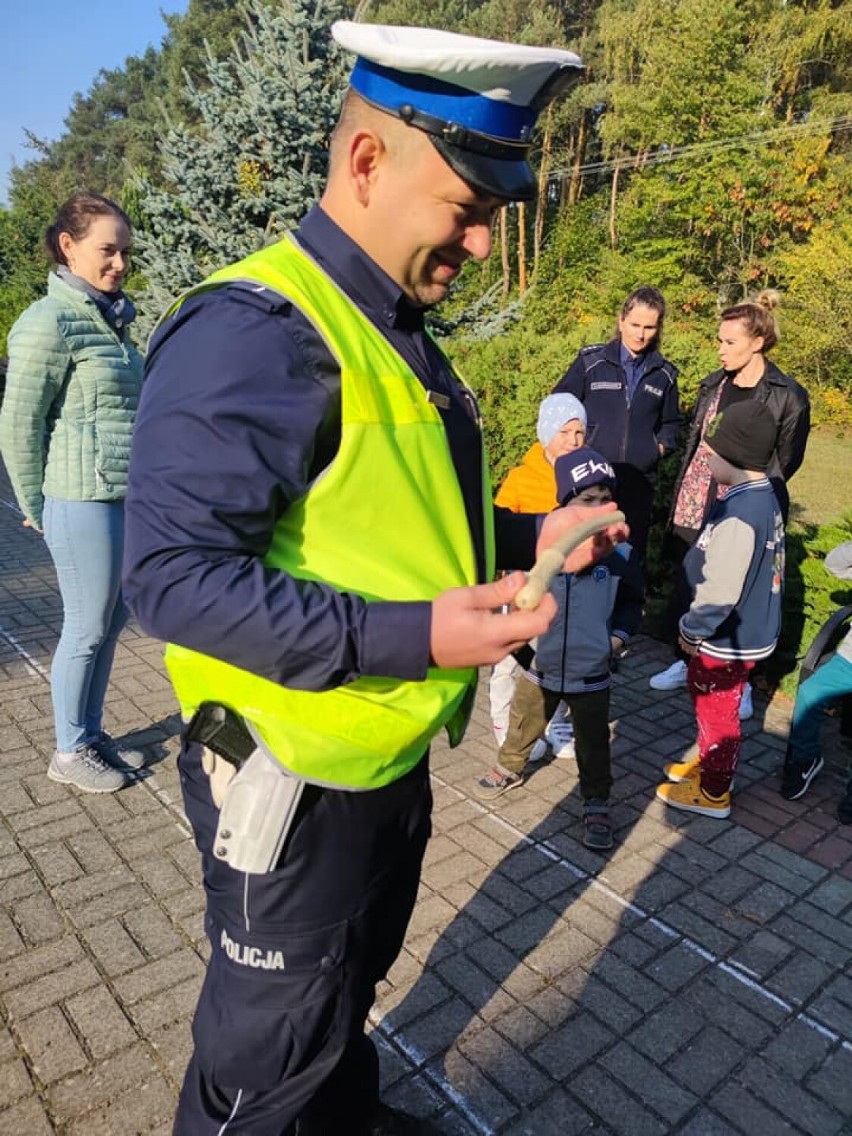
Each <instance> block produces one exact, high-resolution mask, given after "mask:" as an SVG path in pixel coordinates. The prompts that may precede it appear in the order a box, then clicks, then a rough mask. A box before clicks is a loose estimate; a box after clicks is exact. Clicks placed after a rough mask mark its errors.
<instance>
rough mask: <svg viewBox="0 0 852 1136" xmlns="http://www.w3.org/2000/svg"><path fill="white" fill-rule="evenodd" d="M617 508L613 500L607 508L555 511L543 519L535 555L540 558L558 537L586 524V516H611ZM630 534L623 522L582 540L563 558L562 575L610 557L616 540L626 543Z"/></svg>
mask: <svg viewBox="0 0 852 1136" xmlns="http://www.w3.org/2000/svg"><path fill="white" fill-rule="evenodd" d="M617 509H618V506H617V505H616V503H615V502H614V501H608V502H607V504H606V505H564V506H563V507H562V508H561V509H554V510H553V512H552V513H548V514H547V516H546V517H545V518H544V523H543V524H542V526H541V532H540V533H539V535H538V543H537V544H536V550H535V551H536V556H540V555H541V553H542V552H544V550H545V549H546V548H550V546H551V545H553V544H556V542H557V540H558V539H559V538H560V537H561V536H564V535H565V533H567V532H568V531H569V530H570V529H571V528H572V527H573V526H574V525H576V524H579V522H580V521H586V520H588V519H589V517H597V516H600V514H601V513H614V512H616V510H617ZM629 535H630V529H629V528H628V526H627V525H625V524H624V523H623V522H622V523H620V524H614V525H610V526H609V528H607V529H604V531H603V532H600V533H596V534H595V535H594V536H591V537H589V539H588V540H584V541H583V543H582V544H581V545H580V546H579V548H575V549H574V551H573V552H572V553H570V554H569V555H568V556H567V557H566V558H565V564H564V565H563V569H562V570H563V571H564V572H579V571H581V570H582V569H583V568H588V567H589V566H590V565H591V564H594V562H595V561H596V560H601V559H603V557H604V556H609V554H610V553H611V552H612V550H613V548H615V546H616V545H617V544H618V543H619V541H622V540H627V538H628V536H629Z"/></svg>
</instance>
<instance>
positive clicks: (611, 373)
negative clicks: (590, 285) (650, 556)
mask: <svg viewBox="0 0 852 1136" xmlns="http://www.w3.org/2000/svg"><path fill="white" fill-rule="evenodd" d="M665 314H666V302H665V300H664V299H663V296H662V294H661V293H660V292H659V291H658V290H657V289H656V288H652V287H650V286H649V285H647V284H646V285H643V286H642V287H641V288H637V289H636V290H635V291H634V292H631V293H630V295H629V296H628V297H627V299H626V300H625V301H624V303H623V304H622V307H621V311H620V313H619V316H618V325H617V328H616V334H615V336H614V337H613V338H612V339H611V340H610V341H609V343H596V344H593V345H592V346H590V347H584V348H583V349H582V351H580V353H579V355H578V356H577V358H576V359H575V360H574V362H573V363H572V364H571V366H570V367H569V368H568V370H567V371H566V372H565V374H564V375H563V376H562V378H561V379H560V380H559V382H558V383H557V384H556V386H555V387H554V388H553V390H554V393H556V392H558V391H567V392H568V393H570V394H573V395H575V396H576V397H577V398H579V399H580V401H581V402H582V403H583V405H584V406H585V408H586V415H587V417H588V425H587V430H586V442H587V443H588V445H590V446H594V448H595V449H596V450H598V451H600V453H602V454H603V455H604V457H605V458H607V459H608V460H609V461H610V463H611V464H612V466H613V468H614V469H615V473H616V476H617V478H618V503H619V506H620V508H621V509H622V511H623V512H624V514H625V516H626V518H627V523H628V524H629V525H630V543H631V544H632V545H633V548H634V550H635V552H636V555H637V556H638V557H639V559H640V560H644V559H645V550H646V548H647V544H648V532H649V529H650V527H651V509H652V506H653V503H654V487H655V484H656V470H657V463H658V462H659V460H660V458H662V457H665V456H666V455H667V454H671V453H673V452H674V450H675V449H676V448H677V442H678V428H679V426H680V411H679V407H678V388H677V374H678V373H677V368H676V367H675V366H673V364H671V363H670V362H669V361H668V359H664V358H663V356H662V355H661V354H660V351H659V349H658V345H659V341H660V335H661V333H662V330H663V319H664V317H665Z"/></svg>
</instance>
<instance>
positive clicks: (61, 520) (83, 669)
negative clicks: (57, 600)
mask: <svg viewBox="0 0 852 1136" xmlns="http://www.w3.org/2000/svg"><path fill="white" fill-rule="evenodd" d="M44 539H45V541H46V543H47V547H48V549H49V550H50V555H51V556H52V558H53V563H54V566H55V567H56V576H57V579H58V580H59V591H60V593H61V595H62V607H63V615H64V619H63V623H62V635H61V636H60V639H59V644H58V645H57V648H56V654H55V655H54V656H53V666H52V667H51V671H50V687H51V693H52V696H53V714H54V719H55V721H56V748H57V749H58V750H60V752H62V753H70V752H71V751H72V750H75V749H79V748H80V746H82V745H85V744H86V742H87V741H90V740H91V739H93V738H95V737H97V735H98V734H99V733H100V731H101V728H102V719H103V709H104V699H105V697H106V689H107V683H108V682H109V675H110V671H111V670H112V660H113V657H114V655H115V645H116V642H117V640H118V635H119V632H120V631H121V629H122V627H123V626H124V625H125V623H126V622H127V614H128V613H127V608H126V607H125V606H124V601H123V600H122V598H121V558H122V554H123V551H124V504H123V502H121V501H114V502H106V501H64V500H60V499H59V498H56V497H46V498H45V502H44Z"/></svg>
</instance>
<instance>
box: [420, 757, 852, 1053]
mask: <svg viewBox="0 0 852 1136" xmlns="http://www.w3.org/2000/svg"><path fill="white" fill-rule="evenodd" d="M432 780H433V781H436V782H437V783H438V784H439V785H440V786H441V787H442V788H443V789H446V790H448V791H449V792H451V793H453V794H455V795H456V796H457V797H458V798H459V800H466V801H467V802H468V804H471V805H473V806H474V807H475V808H477V809H478V810H479V811H480V812H481V814H482V815H483V816H485V817H488V819H489V820H491V821H492V822H493V823H494V824H495V825H497V826H499V827H500V828H503V829H505V830H506V831H507V832H511V833H512V835H513V836H514V837H516V838H517V840H518V842H519V843H521V844H526V845H528V846H529V847H530V848H534V849H536V851H538V852H540V853H541V855H542V856H544V857H545V858H546V859H548V860H550V861H552V862H553V863H555V864H557V865H558V866H559V867H560V868H563V869H564V870H565V871H567V872H570V873H571V875H572V876H574V877H575V878H576V879H578V880H583V881H584V882H585V883H587V884H588V885H589V887H591V888H594V889H595V891H598V892H600V893H601V894H603V895H605V896H606V897H607V898H608V899H611V900H612V901H613V903H615V904H616V905H617V906H619V907H621V908H622V909H623V910H625V911H630V912H631V914H633V915H637V916H639V917H640V918H642V919H645V920H647V921H648V923H649V924H650V925H651V926H653V927H654V928H656V929H657V930H658V931H660V932H661V933H662V934H664V935H665V936H666V937H667V938H670V939H672V940H674V939H678V940H679V941H680V942H681V944H682V945H683V946H684V947H686V949H687V950H689V951H691V952H692V953H693V954H696V955H698V956H699V957H700V958H703V959H704V960H705V961H706V962H709V963H710V964H711V965H713V966H715V967H717V968H718V969H719V970H720V971H722V972H723V973H724V974H727V975H728V976H729V977H731V978H733V979H734V980H735V981H736V982H739V983H741V984H742V985H743V986H745V987H747V988H748V989H749V990H751V991H753V992H754V993H755V994H758V995H759V996H760V997H762V998H764V999H765V1000H766V1001H768V1002H772V1003H773V1004H774V1005H776V1006H777V1007H778V1008H779V1009H781V1010H783V1011H784V1013H785V1014H788V1015H792V1016H793V1017H795V1018H796V1019H797V1020H798V1021H800V1022H802V1024H803V1025H806V1026H808V1028H810V1029H813V1030H816V1031H817V1032H818V1033H820V1034H821V1035H822V1036H823V1037H825V1038H827V1039H828V1040H830V1041H832V1042H840V1045H841V1047H842V1048H843V1049H845V1050H847V1051H848V1052H850V1053H852V1040H850V1039H849V1038H847V1037H844V1035H843V1034H841V1033H838V1032H837V1031H835V1030H832V1029H830V1028H829V1027H828V1026H825V1025H823V1024H821V1023H820V1022H818V1021H817V1019H815V1018H813V1017H812V1016H811V1015H810V1014H809V1013H807V1012H806V1011H804V1010H801V1009H797V1008H796V1007H795V1006H794V1005H793V1004H792V1003H791V1002H787V1001H786V1000H785V999H784V998H780V997H779V996H778V995H777V994H773V992H772V991H771V990H768V989H767V988H766V987H765V986H764V985H763V984H762V983H761V982H759V981H757V980H756V978H754V977H753V976H752V975H753V972H752V971H749V970H748V969H747V968H746V967H741V966H740V965H739V964H738V963H735V962H726V961H725V960H724V959H721V958H719V956H718V955H715V954H713V952H712V951H708V950H707V949H706V948H705V947H702V946H700V945H699V944H698V943H696V942H695V941H694V940H693V939H690V938H689V937H688V936H687V935H684V934H683V933H682V932H681V931H678V930H677V928H676V927H672V926H671V925H670V924H668V923H665V922H664V921H663V920H662V919H658V918H657V917H656V916H655V915H651V914H650V912H647V911H645V910H644V909H643V908H641V907H639V906H638V905H637V904H635V903H633V902H632V901H631V900H629V899H624V898H623V897H622V896H620V895H619V894H618V892H617V891H613V889H612V888H611V887H608V886H607V885H606V884H605V883H603V882H602V881H601V880H600V879H599V878H598V877H597V876H592V875H590V874H589V873H588V872H587V871H585V869H583V868H581V867H579V866H578V865H577V864H573V863H572V862H571V861H570V860H566V859H565V857H564V856H563V855H562V854H561V852H559V850H558V849H557V848H554V847H553V846H552V845H551V844H550V843H549V842H548V841H546V840H536V839H534V838H533V837H531V836H529V835H528V834H527V833H525V832H524V831H523V829H521V828H517V827H516V826H515V825H513V824H512V823H511V822H510V821H507V820H506V818H505V817H502V816H500V815H499V814H497V813H493V812H491V811H490V810H489V809H487V808H485V806H484V805H481V804H480V803H479V802H478V801H475V800H473V799H472V798H470V797H468V796H467V795H466V794H465V793H462V792H461V791H460V790H459V789H457V788H456V787H455V785H451V784H450V783H449V782H448V781H444V780H442V779H441V778H440V777H438V776H436V775H435V774H434V773H433V774H432ZM622 847H627V846H626V845H623V846H622Z"/></svg>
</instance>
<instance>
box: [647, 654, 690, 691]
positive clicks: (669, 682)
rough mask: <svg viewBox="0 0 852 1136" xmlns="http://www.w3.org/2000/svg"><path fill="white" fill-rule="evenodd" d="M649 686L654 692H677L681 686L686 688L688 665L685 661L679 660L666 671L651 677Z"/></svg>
mask: <svg viewBox="0 0 852 1136" xmlns="http://www.w3.org/2000/svg"><path fill="white" fill-rule="evenodd" d="M648 685H649V686H650V687H651V689H652V690H677V689H678V687H680V686H686V663H685V662H684V661H683V659H677V661H676V662H674V663H672V665H671V666H670V667H666V669H665V670H664V671H660V672H659V674H655V675H651V677H650V678H649V679H648Z"/></svg>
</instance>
